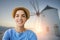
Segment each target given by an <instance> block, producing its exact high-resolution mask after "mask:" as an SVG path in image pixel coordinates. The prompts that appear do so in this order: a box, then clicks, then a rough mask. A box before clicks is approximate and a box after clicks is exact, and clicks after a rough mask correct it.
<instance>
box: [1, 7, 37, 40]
mask: <svg viewBox="0 0 60 40" xmlns="http://www.w3.org/2000/svg"><path fill="white" fill-rule="evenodd" d="M12 17H13V19H14V20H15V22H16V27H14V28H13V29H8V30H7V31H6V32H5V33H4V36H3V38H2V40H37V37H36V35H35V33H34V32H33V31H31V30H27V29H25V28H24V24H25V22H26V21H27V20H28V19H29V17H30V13H29V11H28V9H26V8H24V7H18V8H15V9H14V10H13V13H12Z"/></svg>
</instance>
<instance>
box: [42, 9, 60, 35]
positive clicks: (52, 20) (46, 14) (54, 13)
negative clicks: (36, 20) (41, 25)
mask: <svg viewBox="0 0 60 40" xmlns="http://www.w3.org/2000/svg"><path fill="white" fill-rule="evenodd" d="M41 13H42V15H41V19H42V18H43V19H44V21H45V22H46V23H47V24H48V27H49V33H50V34H52V35H58V34H60V33H59V30H60V20H59V16H58V10H57V9H47V10H44V11H42V12H41ZM56 26H57V28H56Z"/></svg>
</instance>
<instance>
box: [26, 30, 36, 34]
mask: <svg viewBox="0 0 60 40" xmlns="http://www.w3.org/2000/svg"><path fill="white" fill-rule="evenodd" d="M26 32H27V33H28V34H35V32H34V31H32V30H26Z"/></svg>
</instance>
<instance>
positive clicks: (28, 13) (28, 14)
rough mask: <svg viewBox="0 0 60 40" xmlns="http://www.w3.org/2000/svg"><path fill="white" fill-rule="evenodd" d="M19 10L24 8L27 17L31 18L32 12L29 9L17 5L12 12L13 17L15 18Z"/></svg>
mask: <svg viewBox="0 0 60 40" xmlns="http://www.w3.org/2000/svg"><path fill="white" fill-rule="evenodd" d="M18 10H23V11H24V12H25V14H26V17H27V19H29V17H30V12H29V10H28V9H26V8H24V7H17V8H15V9H14V10H13V12H12V17H13V18H14V17H15V14H16V12H17V11H18Z"/></svg>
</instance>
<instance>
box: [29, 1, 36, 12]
mask: <svg viewBox="0 0 60 40" xmlns="http://www.w3.org/2000/svg"><path fill="white" fill-rule="evenodd" d="M29 2H30V4H31V5H32V7H33V8H34V10H35V11H36V12H37V9H36V6H35V2H34V0H33V1H31V0H30V1H29Z"/></svg>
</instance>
